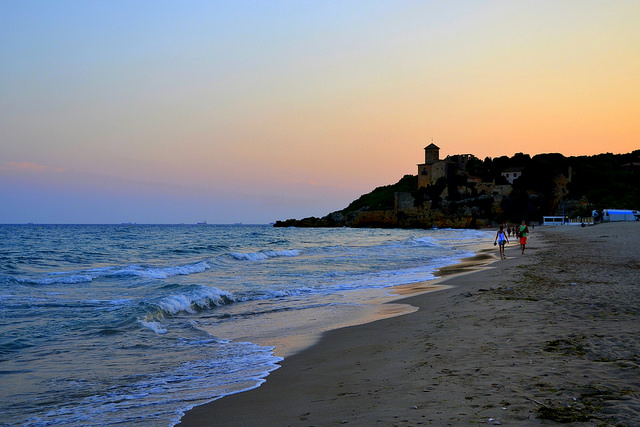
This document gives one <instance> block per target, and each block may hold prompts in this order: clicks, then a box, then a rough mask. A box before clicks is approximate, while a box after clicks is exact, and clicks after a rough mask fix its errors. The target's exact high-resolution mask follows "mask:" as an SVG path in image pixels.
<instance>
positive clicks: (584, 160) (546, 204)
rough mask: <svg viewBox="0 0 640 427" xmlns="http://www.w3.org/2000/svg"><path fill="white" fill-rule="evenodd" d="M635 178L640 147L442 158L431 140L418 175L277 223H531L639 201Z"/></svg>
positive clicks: (637, 178) (408, 225)
mask: <svg viewBox="0 0 640 427" xmlns="http://www.w3.org/2000/svg"><path fill="white" fill-rule="evenodd" d="M639 182H640V150H636V151H634V152H633V153H629V154H619V155H614V154H609V153H607V154H600V155H597V156H591V157H587V156H582V157H568V158H567V157H564V156H563V155H561V154H557V153H553V154H540V155H536V156H534V157H533V158H531V157H530V156H529V155H528V154H523V153H517V154H515V155H514V156H512V157H510V158H509V157H506V156H502V157H498V158H493V159H492V158H486V159H484V160H480V159H478V158H477V157H475V156H474V155H473V154H457V155H453V156H447V157H446V158H444V159H440V148H439V147H438V146H437V145H435V144H434V143H431V144H429V145H428V146H426V147H425V148H424V163H420V164H418V165H417V174H416V175H406V176H404V177H403V178H402V179H401V180H400V181H399V182H398V183H396V184H393V185H388V186H384V187H379V188H376V189H375V190H373V191H372V192H371V193H368V194H365V195H363V196H361V197H360V198H358V199H357V200H355V201H353V202H352V203H351V204H350V205H349V206H348V207H346V208H345V209H343V210H340V211H336V212H332V213H330V214H328V215H327V216H325V217H322V218H316V217H310V218H305V219H301V220H296V219H289V220H286V221H278V222H276V224H275V226H297V227H340V226H349V227H386V228H397V227H399V228H431V227H452V228H478V227H487V226H491V225H493V224H497V223H504V222H512V223H517V222H520V221H521V220H522V219H526V220H527V221H529V222H532V223H536V222H539V221H540V220H541V219H542V217H543V216H545V215H559V214H562V213H563V212H564V213H565V215H567V216H571V217H586V216H590V215H591V211H592V210H593V209H603V208H613V207H617V208H623V207H634V208H635V207H637V206H640V185H638V183H639Z"/></svg>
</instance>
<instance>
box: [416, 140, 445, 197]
mask: <svg viewBox="0 0 640 427" xmlns="http://www.w3.org/2000/svg"><path fill="white" fill-rule="evenodd" d="M439 161H440V147H438V146H437V145H436V144H434V143H433V142H432V143H431V144H429V145H427V146H426V147H424V163H423V164H420V165H418V188H422V187H426V186H428V185H431V184H432V182H431V176H432V175H433V165H434V164H435V163H437V162H439Z"/></svg>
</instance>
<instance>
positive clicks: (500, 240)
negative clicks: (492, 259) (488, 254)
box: [493, 225, 509, 259]
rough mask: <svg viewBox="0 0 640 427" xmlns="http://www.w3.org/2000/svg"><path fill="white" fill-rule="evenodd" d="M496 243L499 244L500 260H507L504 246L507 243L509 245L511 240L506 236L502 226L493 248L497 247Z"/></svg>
mask: <svg viewBox="0 0 640 427" xmlns="http://www.w3.org/2000/svg"><path fill="white" fill-rule="evenodd" d="M496 242H498V247H499V252H500V259H507V257H506V256H505V255H504V245H505V243H509V239H508V238H507V236H506V234H504V227H503V226H502V225H501V226H500V230H498V232H497V233H496V238H495V239H494V240H493V246H495V245H496Z"/></svg>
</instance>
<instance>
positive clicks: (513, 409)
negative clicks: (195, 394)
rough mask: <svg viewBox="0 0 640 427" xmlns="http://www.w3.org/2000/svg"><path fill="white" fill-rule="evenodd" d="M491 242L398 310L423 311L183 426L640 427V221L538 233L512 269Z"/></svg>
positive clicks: (336, 342) (330, 343) (289, 370)
mask: <svg viewBox="0 0 640 427" xmlns="http://www.w3.org/2000/svg"><path fill="white" fill-rule="evenodd" d="M514 240H515V239H514ZM492 243H493V242H488V243H487V247H488V248H490V249H488V250H487V251H484V252H483V253H482V254H481V255H480V256H479V258H480V261H478V262H480V264H478V263H477V262H476V263H474V262H473V261H471V262H470V263H463V264H461V265H458V266H456V267H451V268H447V269H443V271H442V273H443V274H445V275H449V274H450V275H449V276H445V279H444V280H440V281H438V283H437V284H438V285H442V286H443V289H442V290H440V291H438V292H432V293H425V294H421V295H417V296H412V297H408V298H404V299H402V300H400V301H397V302H402V303H405V304H411V305H413V306H415V307H417V308H418V310H417V311H415V312H413V313H410V314H406V315H403V316H398V317H393V318H389V319H384V320H379V321H376V322H372V323H367V324H365V325H359V326H353V327H347V328H342V329H337V330H334V331H330V332H327V333H325V334H324V336H323V337H322V339H321V340H320V342H319V343H317V344H316V345H314V346H312V347H310V348H308V349H306V350H304V351H302V352H300V353H298V354H295V355H293V356H291V357H287V358H286V359H285V360H284V361H283V362H282V368H280V369H278V370H276V371H274V372H273V373H271V374H270V375H269V376H268V377H267V381H266V383H264V384H263V385H262V386H260V387H259V388H257V389H254V390H251V391H247V392H244V393H239V394H236V395H233V396H227V397H224V398H222V399H219V400H217V401H215V402H212V403H210V404H207V405H202V406H199V407H197V408H194V409H193V410H191V411H188V412H187V414H186V415H185V417H184V418H183V420H182V423H181V424H180V425H181V426H248V425H261V426H327V425H334V424H350V425H357V426H371V425H380V426H416V425H439V426H442V425H473V424H478V423H480V424H487V423H488V424H489V425H499V424H501V425H552V424H556V423H557V422H571V423H573V424H572V425H581V426H582V425H584V426H591V425H593V426H596V425H628V426H631V425H638V420H640V338H639V332H640V223H614V224H599V225H596V226H591V227H584V228H583V227H579V226H559V227H544V228H543V227H536V228H535V230H532V233H531V236H530V239H529V244H528V245H527V250H526V252H525V255H524V256H522V255H521V254H520V250H519V248H518V245H517V244H515V243H512V244H511V245H508V246H507V249H506V255H507V259H506V260H498V259H497V256H498V251H497V248H494V247H493V246H492ZM487 254H491V256H493V257H494V258H495V259H496V261H495V262H493V263H492V264H490V265H489V266H486V267H480V268H479V266H481V265H482V261H483V260H482V257H483V256H486V255H487ZM478 268H479V269H478ZM474 269H478V270H477V271H475V272H471V273H469V271H473V270H474ZM430 284H432V283H430ZM403 295H404V293H403Z"/></svg>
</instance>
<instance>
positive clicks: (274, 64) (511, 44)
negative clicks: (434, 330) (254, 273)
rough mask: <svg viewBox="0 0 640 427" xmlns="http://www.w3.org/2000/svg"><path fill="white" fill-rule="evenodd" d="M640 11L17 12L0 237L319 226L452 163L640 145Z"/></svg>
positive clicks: (402, 5)
mask: <svg viewBox="0 0 640 427" xmlns="http://www.w3.org/2000/svg"><path fill="white" fill-rule="evenodd" d="M638 22H640V2H638V1H619V0H613V1H591V0H580V1H573V0H566V1H486V2H483V1H450V2H441V1H416V2H408V1H327V2H306V1H272V2H261V1H255V2H253V1H250V2H249V1H233V2H231V1H229V2H194V1H185V2H155V1H138V2H128V1H108V2H86V1H59V2H41V1H21V2H10V1H5V2H1V3H0V64H1V65H0V69H1V70H2V72H1V73H0V93H1V94H2V96H0V205H2V209H0V223H20V222H38V223H119V222H129V221H131V222H138V223H180V222H186V223H193V222H196V221H203V220H206V221H208V222H209V223H234V222H245V223H268V222H272V221H275V220H278V219H286V218H293V217H295V218H301V217H306V216H324V215H325V214H327V213H329V212H331V211H334V210H338V209H342V208H343V207H345V206H346V205H347V204H348V203H349V202H351V201H352V200H354V199H355V198H357V197H359V196H360V195H361V194H363V193H366V192H369V191H371V190H372V189H373V188H375V187H377V186H380V185H387V184H392V183H395V182H396V181H397V180H398V179H400V178H401V177H402V176H403V175H405V174H416V173H417V167H416V164H418V163H421V162H422V161H423V160H424V150H423V148H424V147H425V146H426V145H428V144H429V143H430V142H431V141H432V140H433V142H435V143H436V144H437V145H438V146H439V147H441V150H440V153H441V157H444V156H446V155H449V154H461V153H471V154H474V155H476V156H477V157H480V158H484V157H487V156H489V157H498V156H502V155H507V156H512V155H513V154H514V153H517V152H524V153H528V154H531V155H535V154H539V153H549V152H559V153H562V154H564V155H566V156H578V155H593V154H598V153H602V152H612V153H628V152H631V151H633V150H636V149H639V148H640V119H639V117H640V26H639V25H638Z"/></svg>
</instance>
